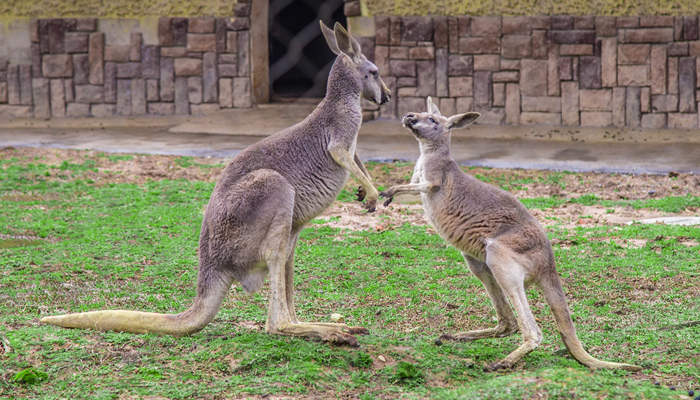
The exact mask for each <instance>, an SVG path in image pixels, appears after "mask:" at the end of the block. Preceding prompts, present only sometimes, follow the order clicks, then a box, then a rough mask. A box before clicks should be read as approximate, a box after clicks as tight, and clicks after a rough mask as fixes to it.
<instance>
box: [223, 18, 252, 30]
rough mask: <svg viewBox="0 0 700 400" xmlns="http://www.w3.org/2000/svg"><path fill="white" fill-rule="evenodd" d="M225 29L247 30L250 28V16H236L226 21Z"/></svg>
mask: <svg viewBox="0 0 700 400" xmlns="http://www.w3.org/2000/svg"><path fill="white" fill-rule="evenodd" d="M226 29H228V30H231V31H239V32H240V31H246V32H247V31H248V30H249V29H250V18H247V17H236V18H232V19H230V20H228V21H227V22H226Z"/></svg>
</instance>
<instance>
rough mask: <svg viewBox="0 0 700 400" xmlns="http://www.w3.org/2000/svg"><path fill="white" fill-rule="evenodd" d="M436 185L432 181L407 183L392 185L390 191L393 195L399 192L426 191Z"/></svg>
mask: <svg viewBox="0 0 700 400" xmlns="http://www.w3.org/2000/svg"><path fill="white" fill-rule="evenodd" d="M436 187H437V185H433V184H432V183H411V184H408V185H397V186H394V187H392V188H391V191H392V192H393V194H395V195H396V194H401V193H428V192H430V191H431V190H433V189H434V188H436Z"/></svg>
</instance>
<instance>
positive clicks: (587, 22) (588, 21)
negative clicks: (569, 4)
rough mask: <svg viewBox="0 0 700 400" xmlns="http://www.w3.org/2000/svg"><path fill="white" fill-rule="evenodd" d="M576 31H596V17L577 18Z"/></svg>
mask: <svg viewBox="0 0 700 400" xmlns="http://www.w3.org/2000/svg"><path fill="white" fill-rule="evenodd" d="M574 29H595V17H594V16H592V15H581V16H575V17H574Z"/></svg>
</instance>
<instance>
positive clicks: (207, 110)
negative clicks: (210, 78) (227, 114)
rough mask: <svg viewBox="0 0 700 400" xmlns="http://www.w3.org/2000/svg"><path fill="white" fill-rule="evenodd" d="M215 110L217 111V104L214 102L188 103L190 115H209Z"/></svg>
mask: <svg viewBox="0 0 700 400" xmlns="http://www.w3.org/2000/svg"><path fill="white" fill-rule="evenodd" d="M217 111H219V105H218V104H216V103H213V104H212V103H209V104H190V113H191V114H192V115H211V114H212V113H215V112H217Z"/></svg>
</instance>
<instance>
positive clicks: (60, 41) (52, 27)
mask: <svg viewBox="0 0 700 400" xmlns="http://www.w3.org/2000/svg"><path fill="white" fill-rule="evenodd" d="M47 28H48V47H49V49H48V50H49V53H50V54H62V53H65V52H66V51H65V47H64V44H65V35H66V27H65V20H64V19H61V18H54V19H50V20H49V21H48V27H47ZM39 40H41V38H40V39H39Z"/></svg>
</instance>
